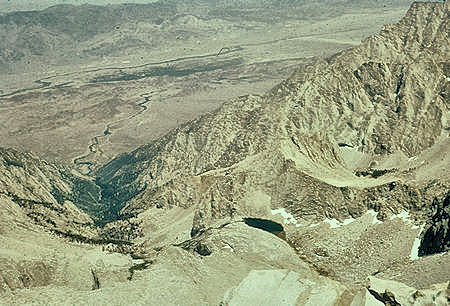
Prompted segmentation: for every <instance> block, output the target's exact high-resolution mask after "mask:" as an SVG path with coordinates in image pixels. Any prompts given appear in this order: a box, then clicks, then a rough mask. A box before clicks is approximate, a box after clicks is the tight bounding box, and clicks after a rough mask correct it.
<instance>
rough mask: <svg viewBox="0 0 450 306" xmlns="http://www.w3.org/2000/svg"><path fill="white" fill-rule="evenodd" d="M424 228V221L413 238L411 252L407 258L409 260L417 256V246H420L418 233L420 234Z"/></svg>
mask: <svg viewBox="0 0 450 306" xmlns="http://www.w3.org/2000/svg"><path fill="white" fill-rule="evenodd" d="M424 228H425V223H424V224H422V226H421V227H420V231H419V234H417V237H416V239H414V243H413V246H412V249H411V254H409V258H410V259H411V260H415V259H418V258H419V247H420V235H421V234H422V231H423V229H424Z"/></svg>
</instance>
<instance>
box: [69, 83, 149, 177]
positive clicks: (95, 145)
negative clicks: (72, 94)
mask: <svg viewBox="0 0 450 306" xmlns="http://www.w3.org/2000/svg"><path fill="white" fill-rule="evenodd" d="M152 93H153V92H150V93H144V94H141V95H140V97H141V98H143V99H144V100H143V101H141V102H139V103H138V104H137V106H139V107H140V108H141V109H140V110H139V111H137V112H136V113H134V114H132V115H131V116H129V117H126V118H122V119H119V120H116V121H113V122H110V123H108V124H106V126H105V129H104V130H103V133H102V134H100V135H96V136H94V137H92V139H91V142H90V144H89V146H88V152H87V153H86V154H84V155H81V156H79V157H76V158H74V159H73V163H74V164H75V165H76V166H78V165H86V166H87V168H88V171H87V173H85V175H89V174H91V172H92V166H93V163H92V162H90V161H84V159H87V158H89V157H90V156H91V155H92V154H96V153H99V154H103V151H102V150H101V148H100V141H99V139H101V138H104V137H107V136H110V135H112V130H113V129H114V128H113V126H114V125H116V124H118V123H120V122H123V121H128V120H131V119H133V118H135V117H136V116H139V115H140V114H142V113H144V112H145V111H146V110H147V109H148V106H147V105H146V104H147V103H149V102H150V98H151V96H150V95H151V94H152Z"/></svg>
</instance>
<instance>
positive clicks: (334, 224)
mask: <svg viewBox="0 0 450 306" xmlns="http://www.w3.org/2000/svg"><path fill="white" fill-rule="evenodd" d="M323 222H326V223H328V224H330V228H338V227H340V226H341V223H340V222H339V221H338V220H336V219H328V218H326V219H325V220H323Z"/></svg>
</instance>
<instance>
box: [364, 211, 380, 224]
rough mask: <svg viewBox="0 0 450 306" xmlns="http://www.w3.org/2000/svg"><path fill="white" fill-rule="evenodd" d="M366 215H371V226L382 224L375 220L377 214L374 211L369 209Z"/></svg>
mask: <svg viewBox="0 0 450 306" xmlns="http://www.w3.org/2000/svg"><path fill="white" fill-rule="evenodd" d="M366 214H368V215H372V216H373V220H372V224H380V223H383V222H381V221H380V220H378V219H377V215H378V213H377V212H376V211H375V210H373V209H369V210H368V211H367V212H366Z"/></svg>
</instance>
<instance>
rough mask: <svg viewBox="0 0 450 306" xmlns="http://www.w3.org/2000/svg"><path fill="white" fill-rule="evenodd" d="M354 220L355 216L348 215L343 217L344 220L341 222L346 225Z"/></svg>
mask: <svg viewBox="0 0 450 306" xmlns="http://www.w3.org/2000/svg"><path fill="white" fill-rule="evenodd" d="M355 220H356V219H355V218H352V217H350V218H348V219H345V220H344V221H342V224H343V225H347V224H350V223H352V222H353V221H355Z"/></svg>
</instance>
